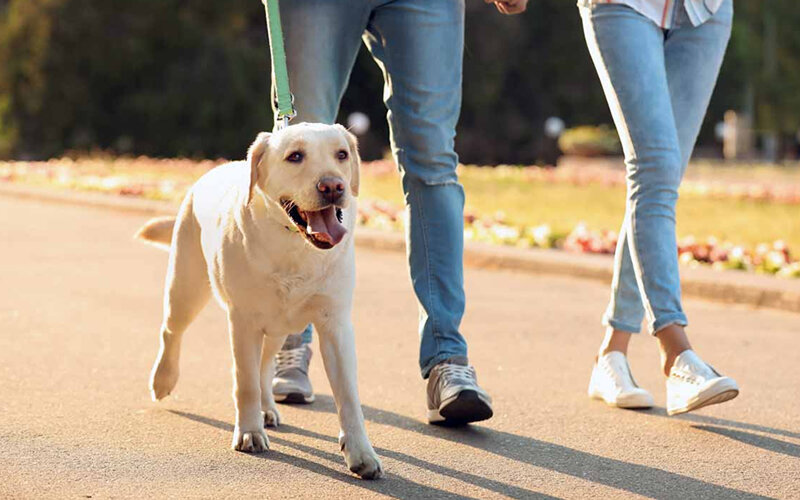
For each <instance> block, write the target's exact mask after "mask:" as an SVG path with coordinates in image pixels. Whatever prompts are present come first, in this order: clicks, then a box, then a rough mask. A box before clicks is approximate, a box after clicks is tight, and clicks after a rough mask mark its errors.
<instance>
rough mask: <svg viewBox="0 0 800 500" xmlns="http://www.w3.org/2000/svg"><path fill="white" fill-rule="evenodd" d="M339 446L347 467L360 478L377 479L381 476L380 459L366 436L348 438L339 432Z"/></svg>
mask: <svg viewBox="0 0 800 500" xmlns="http://www.w3.org/2000/svg"><path fill="white" fill-rule="evenodd" d="M339 447H340V448H341V450H342V453H343V454H344V461H345V463H346V464H347V468H348V469H350V471H351V472H353V473H355V474H356V475H358V477H360V478H361V479H378V478H380V477H381V476H383V466H381V460H380V459H379V458H378V454H377V453H375V450H373V449H372V445H371V444H369V441H368V440H367V439H366V438H364V439H348V437H347V436H344V435H343V434H340V435H339Z"/></svg>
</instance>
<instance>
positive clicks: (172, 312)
mask: <svg viewBox="0 0 800 500" xmlns="http://www.w3.org/2000/svg"><path fill="white" fill-rule="evenodd" d="M210 297H211V285H210V284H209V281H208V271H207V269H206V261H205V258H204V257H203V250H202V247H201V243H200V227H199V226H198V225H197V222H196V221H195V219H194V216H193V214H192V210H191V195H190V196H188V197H187V199H186V200H185V201H184V203H183V205H182V206H181V210H180V212H179V213H178V220H177V222H176V226H175V234H174V236H173V238H172V247H171V249H170V253H169V266H168V268H167V278H166V283H165V286H164V319H163V321H162V324H161V335H160V336H161V339H160V343H161V346H160V349H159V351H158V358H156V362H155V364H154V365H153V370H152V372H151V374H150V392H151V395H152V397H153V399H154V400H158V399H162V398H164V397H165V396H167V395H168V394H169V393H170V392H172V390H173V389H174V388H175V384H176V383H177V382H178V374H179V369H178V363H179V358H180V349H181V339H182V337H183V332H184V331H186V328H187V327H188V326H189V324H190V323H191V322H192V320H194V318H195V317H196V316H197V314H198V313H199V312H200V311H201V310H202V309H203V307H204V306H205V305H206V303H208V299H209V298H210Z"/></svg>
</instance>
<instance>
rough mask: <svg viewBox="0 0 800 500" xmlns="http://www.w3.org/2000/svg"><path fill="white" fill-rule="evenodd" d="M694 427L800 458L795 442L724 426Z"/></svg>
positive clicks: (799, 448) (694, 426)
mask: <svg viewBox="0 0 800 500" xmlns="http://www.w3.org/2000/svg"><path fill="white" fill-rule="evenodd" d="M692 427H693V428H695V429H699V430H701V431H706V432H713V433H714V434H719V435H720V436H725V437H728V438H731V439H734V440H736V441H739V442H741V443H744V444H749V445H750V446H755V447H757V448H761V449H763V450H767V451H772V452H775V453H782V454H784V455H788V456H790V457H794V458H800V446H798V445H796V444H793V443H787V442H786V441H781V440H779V439H773V438H771V437H767V436H759V435H758V434H753V433H751V432H744V431H737V430H733V429H726V428H724V427H716V426H713V425H693V426H692Z"/></svg>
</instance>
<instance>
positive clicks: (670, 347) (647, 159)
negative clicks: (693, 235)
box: [579, 0, 739, 415]
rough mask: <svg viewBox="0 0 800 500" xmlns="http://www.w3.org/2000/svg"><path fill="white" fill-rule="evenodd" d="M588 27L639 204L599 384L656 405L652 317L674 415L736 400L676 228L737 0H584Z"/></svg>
mask: <svg viewBox="0 0 800 500" xmlns="http://www.w3.org/2000/svg"><path fill="white" fill-rule="evenodd" d="M579 7H580V13H581V16H582V19H583V28H584V34H585V37H586V43H587V45H588V48H589V53H590V54H591V57H592V60H593V62H594V65H595V68H596V70H597V73H598V75H599V77H600V81H601V83H602V86H603V90H604V92H605V95H606V99H607V101H608V104H609V107H610V109H611V114H612V116H613V118H614V123H615V125H616V128H617V131H618V133H619V137H620V140H621V142H622V147H623V151H624V154H625V166H626V169H627V191H628V194H627V204H626V211H625V217H624V222H623V224H622V229H620V232H619V241H618V244H617V249H616V255H615V262H614V278H613V282H612V286H611V301H610V303H609V305H608V309H607V310H606V313H605V316H604V319H603V323H604V324H605V325H606V327H607V330H606V335H605V338H604V339H603V342H602V344H601V345H600V349H599V351H598V356H597V361H596V364H595V366H594V370H593V372H592V376H591V381H590V384H589V395H590V396H591V397H593V398H597V399H602V400H604V401H605V402H606V403H607V404H609V405H612V406H617V407H623V408H636V407H650V406H652V405H653V398H652V396H651V395H650V393H648V392H647V391H646V390H644V389H642V388H640V387H638V386H637V385H636V383H635V382H634V380H633V376H632V375H631V372H630V367H629V366H628V362H627V358H626V353H627V348H628V342H629V341H630V338H631V335H632V334H634V333H637V332H639V329H640V327H641V325H642V321H643V320H644V319H646V324H647V329H648V331H649V332H650V333H651V334H653V335H655V337H656V338H657V339H658V342H659V347H660V350H661V361H662V369H663V371H664V374H665V376H666V377H667V412H668V413H669V414H670V415H674V414H678V413H684V412H687V411H692V410H695V409H697V408H700V407H703V406H706V405H709V404H715V403H721V402H724V401H728V400H730V399H732V398H734V397H736V395H737V394H738V393H739V388H738V386H737V384H736V382H735V381H734V380H733V379H731V378H730V377H725V376H722V375H720V374H719V373H718V372H717V371H716V370H714V369H713V368H712V367H711V366H710V365H708V364H707V363H705V362H704V361H703V360H702V359H700V357H699V356H698V355H697V354H696V353H695V352H694V351H693V350H692V348H691V345H690V344H689V339H688V337H687V335H686V331H685V327H686V326H687V324H688V320H687V318H686V314H685V313H684V311H683V308H682V306H681V284H680V277H679V273H678V253H677V241H676V236H675V205H676V202H677V200H678V186H679V185H680V182H681V178H682V177H683V173H684V171H685V169H686V166H687V165H688V163H689V158H690V157H691V155H692V149H693V148H694V143H695V140H696V139H697V135H698V133H699V131H700V126H701V125H702V123H703V118H704V116H705V113H706V109H707V107H708V103H709V100H710V98H711V94H712V91H713V89H714V85H715V83H716V80H717V75H718V73H719V69H720V66H721V64H722V60H723V56H724V54H725V48H726V46H727V44H728V39H729V38H730V32H731V23H732V19H733V2H732V0H616V1H614V2H613V3H607V2H605V1H602V2H601V1H599V0H580V1H579Z"/></svg>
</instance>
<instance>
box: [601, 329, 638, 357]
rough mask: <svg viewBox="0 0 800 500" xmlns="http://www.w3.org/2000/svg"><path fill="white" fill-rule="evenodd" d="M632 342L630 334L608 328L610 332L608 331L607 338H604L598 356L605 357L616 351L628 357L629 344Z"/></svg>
mask: <svg viewBox="0 0 800 500" xmlns="http://www.w3.org/2000/svg"><path fill="white" fill-rule="evenodd" d="M630 340H631V334H630V333H628V332H623V331H619V330H614V329H613V328H608V330H606V334H605V337H603V342H602V343H601V344H600V348H599V349H598V351H597V356H598V357H601V356H605V355H606V354H608V353H610V352H614V351H617V352H621V353H622V354H624V355H625V356H627V355H628V343H629V342H630Z"/></svg>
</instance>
